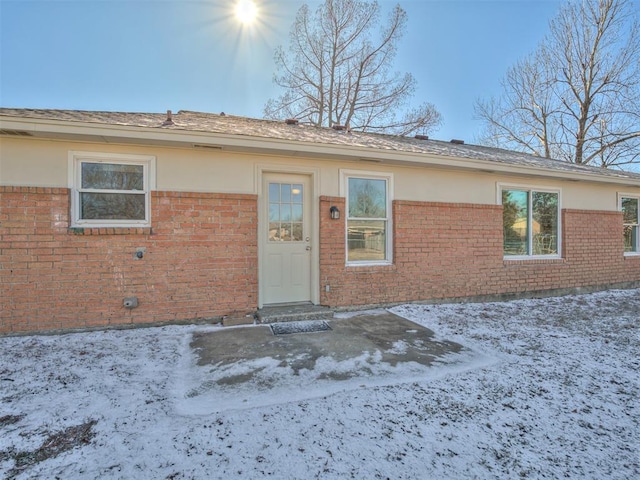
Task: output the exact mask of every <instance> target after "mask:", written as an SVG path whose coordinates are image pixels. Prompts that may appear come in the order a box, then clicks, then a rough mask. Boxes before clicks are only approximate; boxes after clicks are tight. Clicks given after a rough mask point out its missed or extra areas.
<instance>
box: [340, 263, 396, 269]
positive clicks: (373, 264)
mask: <svg viewBox="0 0 640 480" xmlns="http://www.w3.org/2000/svg"><path fill="white" fill-rule="evenodd" d="M391 265H393V262H349V263H347V264H346V266H347V267H348V268H351V267H389V266H391Z"/></svg>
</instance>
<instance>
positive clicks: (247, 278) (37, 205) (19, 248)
mask: <svg viewBox="0 0 640 480" xmlns="http://www.w3.org/2000/svg"><path fill="white" fill-rule="evenodd" d="M151 212H152V228H151V229H143V228H134V229H120V228H118V229H69V228H68V226H69V191H68V190H67V189H63V188H33V187H29V188H26V187H25V188H18V187H0V298H1V299H2V302H1V303H2V310H1V311H0V333H11V332H22V331H37V330H48V329H58V328H64V329H68V328H86V327H91V326H108V325H116V324H124V323H147V322H169V321H175V320H187V319H198V318H212V317H214V318H215V317H219V316H222V315H226V314H229V313H232V312H238V311H239V312H247V311H252V310H255V308H256V306H257V298H258V294H257V291H258V275H257V264H258V262H257V198H256V196H255V195H229V194H211V193H181V192H153V194H152V206H151ZM138 248H142V249H145V253H144V256H143V258H142V259H137V258H136V257H135V253H136V250H137V249H138ZM130 296H136V297H138V299H139V306H138V307H137V308H134V309H131V310H129V309H126V308H124V307H123V305H122V303H123V299H124V298H125V297H130Z"/></svg>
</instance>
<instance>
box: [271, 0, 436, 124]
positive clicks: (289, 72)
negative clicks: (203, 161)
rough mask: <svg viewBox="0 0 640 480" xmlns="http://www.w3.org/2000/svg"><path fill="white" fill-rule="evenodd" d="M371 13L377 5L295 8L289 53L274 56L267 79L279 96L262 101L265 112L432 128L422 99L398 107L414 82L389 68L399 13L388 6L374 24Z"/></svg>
mask: <svg viewBox="0 0 640 480" xmlns="http://www.w3.org/2000/svg"><path fill="white" fill-rule="evenodd" d="M379 18H380V6H379V5H378V3H377V2H373V3H367V2H361V1H356V0H326V1H325V2H324V3H323V4H322V5H320V6H319V7H318V9H317V10H316V12H315V14H314V15H312V14H311V12H310V11H309V7H308V6H307V5H304V6H302V7H301V8H300V10H299V11H298V13H297V15H296V19H295V22H294V24H293V26H292V29H291V36H290V44H289V50H288V51H287V52H285V50H284V49H283V48H282V47H279V48H278V49H277V50H276V53H275V61H276V66H277V68H278V72H279V73H278V74H276V75H275V76H274V82H275V83H276V84H277V85H279V86H280V87H282V88H283V89H284V93H283V94H282V95H281V96H280V97H278V98H276V99H271V100H269V101H268V102H267V104H266V106H265V109H264V113H265V116H266V117H268V118H297V119H299V120H302V121H306V122H309V123H311V124H313V125H317V126H329V127H330V126H333V125H344V126H347V127H349V128H350V129H352V130H359V131H380V132H386V133H395V134H399V135H408V134H410V133H429V132H430V131H432V130H434V129H435V128H436V127H438V126H439V125H440V124H441V123H442V117H441V115H440V113H438V111H437V110H436V108H435V107H434V106H433V105H432V104H430V103H424V104H422V105H420V106H419V107H416V108H414V109H410V110H405V111H404V112H402V109H403V107H406V106H407V103H408V101H409V99H410V98H411V96H412V95H413V93H414V90H415V83H416V82H415V79H414V78H413V76H412V75H411V74H409V73H405V74H400V73H397V72H391V70H390V68H391V63H392V61H393V58H394V56H395V54H396V48H397V43H398V41H399V40H400V38H401V37H402V33H403V30H404V26H405V24H406V21H407V15H406V12H405V11H404V10H402V8H400V6H396V7H395V8H394V9H393V11H392V12H391V14H390V17H389V20H388V22H387V24H386V25H383V26H381V27H380V26H379V24H380V21H379ZM374 32H378V38H374V37H375V35H374ZM398 112H402V113H403V114H402V115H401V116H398V115H397V114H398Z"/></svg>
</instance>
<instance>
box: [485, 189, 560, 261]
mask: <svg viewBox="0 0 640 480" xmlns="http://www.w3.org/2000/svg"><path fill="white" fill-rule="evenodd" d="M505 190H518V191H526V192H528V193H529V200H528V202H529V204H528V210H529V212H528V217H527V222H528V225H531V224H532V223H533V205H532V202H533V195H532V194H533V192H537V193H555V194H557V195H558V225H557V228H558V233H557V253H551V254H546V255H534V254H533V253H531V254H526V255H505V254H504V238H503V246H502V256H503V259H504V260H547V259H561V258H562V189H561V188H556V187H542V186H538V185H529V184H526V185H523V184H516V183H497V203H498V205H502V192H503V191H505ZM502 232H503V235H504V223H503V225H502ZM527 245H528V250H529V251H530V252H533V230H532V229H531V228H528V238H527Z"/></svg>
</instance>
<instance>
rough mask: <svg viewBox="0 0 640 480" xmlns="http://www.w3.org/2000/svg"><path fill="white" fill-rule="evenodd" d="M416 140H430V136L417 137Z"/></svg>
mask: <svg viewBox="0 0 640 480" xmlns="http://www.w3.org/2000/svg"><path fill="white" fill-rule="evenodd" d="M414 138H415V139H416V140H429V136H428V135H416V136H415V137H414Z"/></svg>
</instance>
